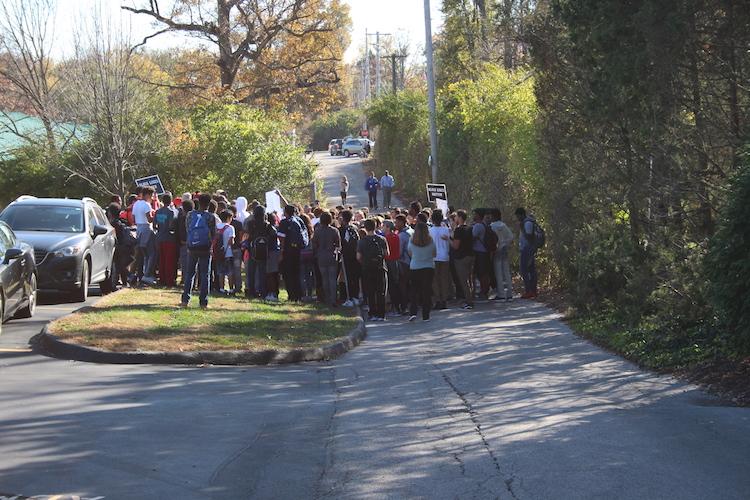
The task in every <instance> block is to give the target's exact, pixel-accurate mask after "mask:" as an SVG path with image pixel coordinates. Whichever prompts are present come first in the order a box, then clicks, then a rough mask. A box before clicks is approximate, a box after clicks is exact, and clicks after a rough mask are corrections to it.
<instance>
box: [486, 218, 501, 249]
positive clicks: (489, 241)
mask: <svg viewBox="0 0 750 500" xmlns="http://www.w3.org/2000/svg"><path fill="white" fill-rule="evenodd" d="M498 241H499V240H498V238H497V234H495V231H493V230H492V228H490V226H488V225H487V224H485V225H484V241H482V243H483V244H484V248H485V249H486V250H487V252H489V253H492V252H496V251H497V243H498Z"/></svg>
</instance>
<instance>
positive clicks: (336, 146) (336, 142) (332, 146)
mask: <svg viewBox="0 0 750 500" xmlns="http://www.w3.org/2000/svg"><path fill="white" fill-rule="evenodd" d="M343 144H344V141H343V140H341V139H331V142H330V143H329V144H328V153H329V154H330V155H331V156H339V155H341V154H343V152H342V150H341V148H342V146H343Z"/></svg>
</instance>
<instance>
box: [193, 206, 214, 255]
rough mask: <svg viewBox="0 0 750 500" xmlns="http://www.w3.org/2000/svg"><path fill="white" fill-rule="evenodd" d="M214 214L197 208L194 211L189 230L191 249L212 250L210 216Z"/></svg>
mask: <svg viewBox="0 0 750 500" xmlns="http://www.w3.org/2000/svg"><path fill="white" fill-rule="evenodd" d="M209 217H213V215H212V214H210V213H208V212H204V211H202V210H197V211H194V212H192V214H191V215H190V218H189V221H190V225H189V227H188V230H187V247H188V249H189V250H210V249H211V230H210V229H209V227H208V218H209Z"/></svg>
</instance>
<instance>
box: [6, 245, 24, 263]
mask: <svg viewBox="0 0 750 500" xmlns="http://www.w3.org/2000/svg"><path fill="white" fill-rule="evenodd" d="M22 256H23V250H21V249H20V248H9V249H7V250H6V251H5V260H4V261H3V264H8V263H9V262H10V261H11V260H16V259H19V258H21V257H22Z"/></svg>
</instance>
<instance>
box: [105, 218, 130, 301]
mask: <svg viewBox="0 0 750 500" xmlns="http://www.w3.org/2000/svg"><path fill="white" fill-rule="evenodd" d="M120 212H121V208H120V206H119V205H117V204H115V203H112V204H111V205H109V206H108V207H107V218H108V219H109V223H110V224H112V227H113V228H114V229H115V238H116V243H115V256H114V261H115V270H114V272H113V273H112V285H113V286H112V289H113V290H115V289H117V283H118V281H119V282H120V283H121V284H122V286H127V284H128V275H129V272H130V265H131V264H132V263H133V261H134V260H135V259H134V257H133V256H134V253H135V244H136V240H135V239H134V238H133V237H132V235H131V234H130V228H129V227H128V225H127V223H126V221H124V220H123V219H121V218H120Z"/></svg>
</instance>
